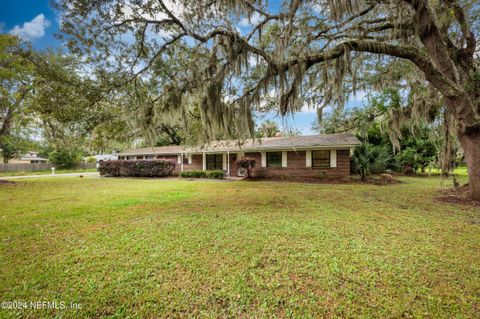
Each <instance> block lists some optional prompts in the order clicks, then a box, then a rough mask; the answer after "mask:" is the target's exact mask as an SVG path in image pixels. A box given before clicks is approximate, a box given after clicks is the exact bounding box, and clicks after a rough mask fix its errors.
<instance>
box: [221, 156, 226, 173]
mask: <svg viewBox="0 0 480 319" xmlns="http://www.w3.org/2000/svg"><path fill="white" fill-rule="evenodd" d="M222 161H223V163H222V169H223V170H224V171H226V170H227V154H222Z"/></svg>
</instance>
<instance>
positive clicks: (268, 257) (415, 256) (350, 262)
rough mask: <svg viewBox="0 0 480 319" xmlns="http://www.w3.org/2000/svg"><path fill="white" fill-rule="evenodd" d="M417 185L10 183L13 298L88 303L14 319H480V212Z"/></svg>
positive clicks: (425, 181) (3, 261)
mask: <svg viewBox="0 0 480 319" xmlns="http://www.w3.org/2000/svg"><path fill="white" fill-rule="evenodd" d="M462 180H463V181H465V177H464V176H463V177H462ZM402 181H403V183H401V184H397V185H390V186H375V185H366V184H350V185H326V184H325V185H321V184H297V183H275V182H225V181H182V180H172V179H171V180H154V179H100V178H83V179H80V178H55V179H53V178H52V179H50V178H48V179H41V180H40V179H32V180H22V181H19V182H17V184H16V185H14V186H12V185H0V202H1V203H2V206H1V209H0V218H1V224H0V250H1V251H0V270H1V271H0V296H1V298H0V301H57V302H66V304H67V306H68V305H69V304H70V303H71V302H73V303H80V304H81V307H82V308H81V309H80V310H72V309H66V310H52V309H50V310H45V309H44V310H32V309H28V310H5V309H3V310H2V309H0V317H30V318H37V317H52V316H57V317H62V318H78V317H83V318H92V317H97V318H98V317H110V318H124V317H130V318H138V317H145V318H159V317H212V318H215V317H256V318H258V317H295V318H299V317H364V318H399V317H406V318H410V317H416V318H419V317H429V318H453V317H455V318H474V317H476V318H478V317H480V208H474V207H471V206H454V205H452V204H446V203H443V202H439V201H437V200H436V199H435V198H436V196H437V194H438V193H437V192H438V189H439V187H441V180H440V178H437V177H435V178H425V177H423V178H422V177H416V178H402ZM450 183H451V182H450V181H449V182H446V183H444V185H443V186H446V185H448V186H450Z"/></svg>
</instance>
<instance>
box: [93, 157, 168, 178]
mask: <svg viewBox="0 0 480 319" xmlns="http://www.w3.org/2000/svg"><path fill="white" fill-rule="evenodd" d="M175 165H176V164H175V162H174V161H171V160H149V161H101V162H100V165H99V167H98V171H99V172H100V175H101V176H108V177H164V176H170V175H172V174H173V172H174V170H175Z"/></svg>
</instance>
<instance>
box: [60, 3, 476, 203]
mask: <svg viewBox="0 0 480 319" xmlns="http://www.w3.org/2000/svg"><path fill="white" fill-rule="evenodd" d="M59 8H60V9H61V10H62V12H63V16H62V21H63V25H62V30H63V31H64V32H65V39H66V41H67V43H68V44H69V47H70V48H71V49H72V50H73V52H77V53H81V54H87V55H88V57H89V60H90V61H92V62H94V63H96V65H97V67H100V68H101V69H102V70H104V71H105V72H108V73H109V74H112V75H113V80H112V84H113V85H112V87H118V86H119V85H124V84H128V83H135V82H136V81H137V80H138V79H143V80H144V79H158V81H159V83H158V84H159V85H158V89H159V90H158V99H157V98H155V99H156V103H157V104H158V105H159V107H161V108H162V109H164V110H168V112H169V113H175V112H186V110H188V108H190V107H191V106H192V105H197V107H198V108H199V110H200V118H201V121H202V124H203V126H204V127H205V128H206V132H207V136H208V137H212V136H213V135H214V134H215V133H216V132H218V131H223V132H224V134H225V135H226V136H239V135H242V134H243V135H245V134H250V135H253V133H254V132H253V129H254V124H253V120H252V118H253V116H252V112H253V111H256V110H261V109H262V108H263V107H265V103H264V100H265V97H267V96H275V97H277V98H278V99H277V103H276V106H277V108H278V111H279V113H280V114H281V115H286V114H288V113H291V112H294V111H297V110H300V109H301V108H302V107H304V106H305V105H312V106H313V107H315V108H317V111H318V114H319V116H318V117H319V119H321V115H322V110H323V108H324V107H325V106H326V105H333V106H335V107H336V108H338V109H342V108H343V106H344V105H345V102H346V101H347V100H348V98H349V97H350V96H352V95H355V93H356V92H358V91H359V90H371V89H379V88H384V87H388V86H396V87H403V88H404V89H405V90H406V91H407V94H409V95H410V96H411V98H412V103H411V105H412V109H411V110H410V115H411V116H412V117H417V118H428V116H430V115H431V114H433V113H434V111H435V109H438V108H439V105H440V106H442V107H444V108H445V113H446V114H447V116H446V117H448V118H450V119H451V120H452V122H454V126H452V127H454V128H455V129H454V131H455V133H456V135H457V137H458V139H459V140H460V142H461V144H462V147H463V149H464V151H465V157H466V161H467V165H468V167H469V172H470V186H471V189H472V191H473V193H475V194H478V195H477V197H480V174H479V172H480V160H479V158H480V148H479V147H478V145H479V141H480V121H479V115H478V114H479V100H480V99H479V94H480V93H479V92H480V89H479V88H480V84H479V83H480V75H479V70H478V52H477V53H476V50H478V46H477V42H476V37H478V34H477V33H478V30H479V28H478V26H479V19H478V17H479V10H480V8H479V6H478V4H476V2H475V1H454V0H445V1H427V0H413V1H408V0H405V1H400V0H399V1H361V0H348V1H323V0H322V1H300V0H285V1H282V2H281V3H279V4H278V5H271V4H269V3H268V2H267V1H246V0H236V1H231V0H228V1H227V0H225V1H220V0H219V1H206V0H205V1H203V0H201V1H186V0H183V1H181V0H180V1H175V2H172V1H162V0H160V1H131V0H116V1H93V0H63V1H61V2H60V3H59ZM244 19H246V21H248V23H249V26H248V27H247V28H244V29H240V30H239V28H238V25H239V23H240V22H241V21H243V20H244ZM179 59H180V60H182V61H184V62H183V63H182V65H183V66H188V67H180V68H171V67H170V66H176V65H178V63H177V61H178V60H179ZM398 115H399V116H396V117H394V119H402V118H403V117H402V116H401V114H398Z"/></svg>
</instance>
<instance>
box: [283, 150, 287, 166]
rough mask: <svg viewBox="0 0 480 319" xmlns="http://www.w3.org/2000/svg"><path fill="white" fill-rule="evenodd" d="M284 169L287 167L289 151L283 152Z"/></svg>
mask: <svg viewBox="0 0 480 319" xmlns="http://www.w3.org/2000/svg"><path fill="white" fill-rule="evenodd" d="M282 167H287V151H283V152H282Z"/></svg>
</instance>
